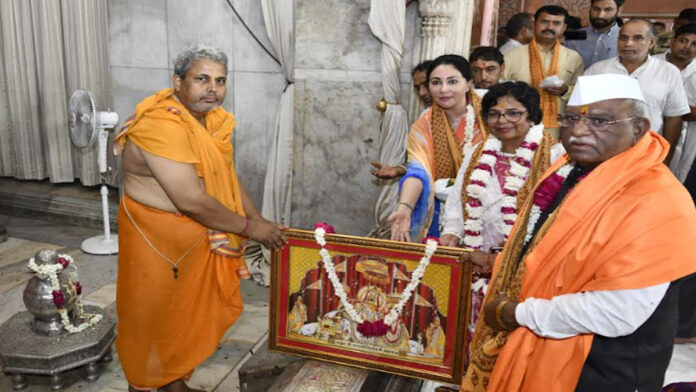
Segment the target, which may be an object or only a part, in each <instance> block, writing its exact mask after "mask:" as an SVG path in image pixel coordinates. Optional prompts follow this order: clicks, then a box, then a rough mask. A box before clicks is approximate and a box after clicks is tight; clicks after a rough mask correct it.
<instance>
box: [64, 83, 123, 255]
mask: <svg viewBox="0 0 696 392" xmlns="http://www.w3.org/2000/svg"><path fill="white" fill-rule="evenodd" d="M117 123H118V114H117V113H115V112H110V111H106V112H99V111H97V108H96V105H95V103H94V96H93V95H92V93H90V92H89V91H86V90H77V91H75V92H74V93H73V94H72V96H71V97H70V102H69V103H68V125H69V126H70V140H72V143H73V144H74V145H75V147H78V148H87V147H90V146H92V145H93V144H94V141H95V140H97V143H98V146H97V148H98V150H97V161H98V164H99V174H100V177H101V190H100V193H101V201H102V215H103V217H104V234H103V235H98V236H94V237H91V238H87V239H86V240H84V241H83V242H82V246H81V248H82V250H83V251H84V252H85V253H91V254H95V255H108V254H114V253H118V235H116V234H111V227H110V225H109V190H108V188H107V187H106V173H107V172H108V170H109V168H108V167H107V165H106V146H107V142H108V140H109V132H108V131H107V129H113V128H114V126H116V124H117Z"/></svg>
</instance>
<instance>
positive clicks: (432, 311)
mask: <svg viewBox="0 0 696 392" xmlns="http://www.w3.org/2000/svg"><path fill="white" fill-rule="evenodd" d="M287 236H288V240H289V242H288V245H287V246H286V247H285V248H283V249H282V250H279V251H275V252H274V253H273V256H272V258H273V262H272V272H271V300H270V306H271V310H270V333H269V348H270V349H272V350H277V351H282V352H286V353H289V354H295V355H300V356H305V357H309V358H314V359H319V360H323V361H328V362H334V363H339V364H344V365H350V366H356V367H361V368H367V369H372V370H378V371H383V372H388V373H393V374H399V375H404V376H408V377H418V378H423V379H430V380H436V381H442V382H448V383H454V384H458V383H459V382H460V380H461V377H462V371H463V367H464V363H463V362H464V352H463V348H464V347H465V345H466V342H467V341H468V340H469V338H468V336H467V328H466V327H467V323H468V320H469V314H470V312H471V310H470V305H469V304H470V302H471V301H470V292H471V264H470V263H469V262H461V261H460V257H461V256H462V255H463V254H464V253H465V252H467V251H466V250H464V249H455V248H438V249H437V250H436V251H435V252H434V254H432V256H431V257H430V259H429V262H425V263H424V262H423V258H424V254H425V251H426V246H425V245H423V244H415V243H404V242H394V241H387V240H379V239H372V238H362V237H353V236H346V235H336V234H327V235H326V236H325V241H326V245H325V249H326V250H327V251H328V253H324V256H325V257H323V256H322V255H321V254H320V250H321V248H322V247H321V246H320V245H319V244H318V242H317V241H316V239H315V236H314V232H311V231H301V230H288V231H287ZM324 260H329V262H330V263H331V264H332V267H329V268H328V269H327V268H326V266H325V265H324V263H325V262H324ZM419 265H420V266H421V267H420V268H419ZM422 266H425V269H423V267H422ZM412 282H413V283H412ZM409 294H410V295H409ZM394 309H397V310H398V309H400V311H397V310H394ZM390 317H391V318H390ZM384 320H387V322H386V323H385V322H384ZM389 321H392V322H391V323H389ZM365 322H367V323H365ZM379 323H381V332H376V331H378V330H380V328H378V327H376V325H377V324H379ZM366 324H369V325H371V326H370V327H369V328H368V329H366V326H365V325H366ZM372 326H375V327H374V328H373V327H372Z"/></svg>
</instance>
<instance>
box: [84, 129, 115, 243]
mask: <svg viewBox="0 0 696 392" xmlns="http://www.w3.org/2000/svg"><path fill="white" fill-rule="evenodd" d="M108 140H109V132H107V131H106V130H105V129H104V128H101V127H100V128H99V135H98V141H99V146H98V148H99V150H98V152H97V154H98V161H99V173H101V182H102V185H101V189H100V191H99V193H101V201H102V215H103V217H104V234H103V235H97V236H94V237H90V238H87V239H86V240H84V241H82V246H80V248H81V249H82V251H83V252H85V253H89V254H93V255H112V254H116V253H118V235H117V234H111V223H110V222H109V189H108V188H107V187H106V178H105V175H106V172H107V167H106V145H107V141H108Z"/></svg>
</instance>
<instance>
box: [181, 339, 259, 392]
mask: <svg viewBox="0 0 696 392" xmlns="http://www.w3.org/2000/svg"><path fill="white" fill-rule="evenodd" d="M253 346H254V343H249V342H239V341H228V342H226V343H224V344H221V345H219V346H218V348H217V350H215V352H214V353H213V355H211V356H210V357H209V358H208V359H206V361H205V362H203V363H202V364H201V365H200V366H199V367H198V368H196V371H194V372H193V375H192V376H191V380H190V381H189V385H190V386H191V387H192V388H201V389H205V390H206V391H212V390H213V389H214V388H215V387H216V386H217V385H218V384H220V383H221V382H222V380H224V379H225V377H227V375H228V374H229V373H230V371H232V369H234V367H235V365H236V364H237V363H238V362H239V361H240V360H241V359H242V358H244V355H245V354H246V353H247V352H249V350H250V349H251V348H252V347H253Z"/></svg>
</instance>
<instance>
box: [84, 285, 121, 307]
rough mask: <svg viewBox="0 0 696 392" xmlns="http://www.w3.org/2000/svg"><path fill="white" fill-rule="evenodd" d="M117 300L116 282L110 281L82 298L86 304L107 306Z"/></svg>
mask: <svg viewBox="0 0 696 392" xmlns="http://www.w3.org/2000/svg"><path fill="white" fill-rule="evenodd" d="M115 301H116V282H113V283H108V284H106V285H104V286H102V287H101V288H99V289H98V290H96V291H94V292H92V294H90V295H88V296H87V297H86V298H84V299H83V300H82V302H83V303H84V304H85V305H95V306H101V307H105V306H107V305H110V304H112V303H114V302H115Z"/></svg>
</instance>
